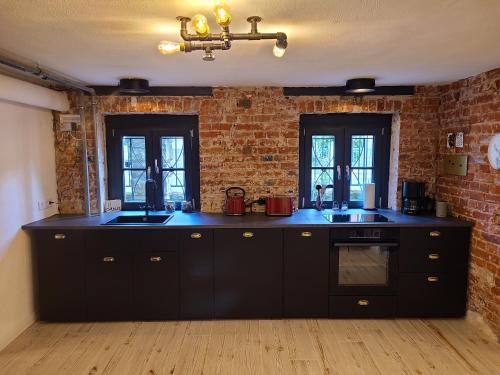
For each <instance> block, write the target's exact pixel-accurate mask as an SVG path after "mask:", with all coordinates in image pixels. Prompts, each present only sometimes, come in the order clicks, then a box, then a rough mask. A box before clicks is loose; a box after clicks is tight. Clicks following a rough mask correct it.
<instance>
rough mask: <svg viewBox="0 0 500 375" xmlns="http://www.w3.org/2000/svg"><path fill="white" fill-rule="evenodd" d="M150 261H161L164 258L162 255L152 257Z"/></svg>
mask: <svg viewBox="0 0 500 375" xmlns="http://www.w3.org/2000/svg"><path fill="white" fill-rule="evenodd" d="M149 261H150V262H161V261H162V258H161V257H150V258H149Z"/></svg>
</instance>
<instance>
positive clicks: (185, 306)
mask: <svg viewBox="0 0 500 375" xmlns="http://www.w3.org/2000/svg"><path fill="white" fill-rule="evenodd" d="M179 246H180V253H179V255H180V274H181V280H180V283H181V300H180V305H181V318H182V319H211V318H213V316H214V249H213V232H212V231H211V230H183V231H182V232H181V233H180V244H179Z"/></svg>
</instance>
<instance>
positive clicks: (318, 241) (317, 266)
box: [284, 229, 329, 318]
mask: <svg viewBox="0 0 500 375" xmlns="http://www.w3.org/2000/svg"><path fill="white" fill-rule="evenodd" d="M284 256H285V262H284V264H285V266H284V316H285V317H288V318H295V317H304V318H307V317H311V318H312V317H327V316H328V268H329V266H328V265H329V262H328V259H329V230H328V229H287V230H285V232H284Z"/></svg>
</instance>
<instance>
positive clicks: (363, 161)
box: [351, 135, 374, 168]
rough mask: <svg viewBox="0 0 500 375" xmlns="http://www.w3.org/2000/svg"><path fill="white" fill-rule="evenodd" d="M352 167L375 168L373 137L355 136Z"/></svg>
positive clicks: (353, 139)
mask: <svg viewBox="0 0 500 375" xmlns="http://www.w3.org/2000/svg"><path fill="white" fill-rule="evenodd" d="M351 145H352V151H351V166H352V168H356V167H373V152H374V150H373V135H353V136H352V141H351Z"/></svg>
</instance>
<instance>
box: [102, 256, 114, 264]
mask: <svg viewBox="0 0 500 375" xmlns="http://www.w3.org/2000/svg"><path fill="white" fill-rule="evenodd" d="M102 261H103V262H108V263H110V262H114V261H115V257H104V258H102Z"/></svg>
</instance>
